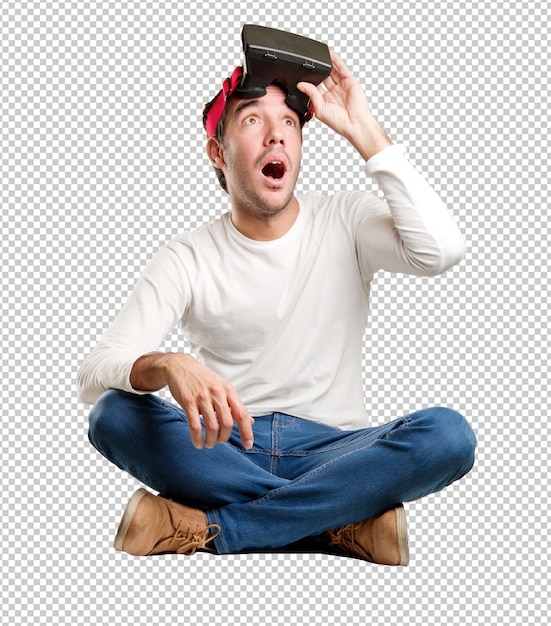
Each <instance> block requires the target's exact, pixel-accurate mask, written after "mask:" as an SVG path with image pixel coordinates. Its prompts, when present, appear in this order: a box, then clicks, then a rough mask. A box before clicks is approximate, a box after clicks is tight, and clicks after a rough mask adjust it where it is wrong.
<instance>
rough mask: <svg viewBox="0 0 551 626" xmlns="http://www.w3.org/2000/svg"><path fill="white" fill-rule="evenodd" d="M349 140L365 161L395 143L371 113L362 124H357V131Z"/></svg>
mask: <svg viewBox="0 0 551 626" xmlns="http://www.w3.org/2000/svg"><path fill="white" fill-rule="evenodd" d="M348 140H349V141H350V143H351V144H352V145H353V146H354V148H356V150H357V151H358V152H359V153H360V155H361V156H362V158H363V159H364V160H365V161H369V159H371V157H373V156H375V155H376V154H377V153H378V152H381V150H384V149H385V148H388V146H392V145H393V144H392V141H391V139H390V137H389V136H388V135H387V134H386V132H385V131H384V129H383V127H382V126H381V125H380V124H379V123H378V122H377V120H376V119H375V118H374V117H373V116H372V115H371V114H370V115H369V116H368V117H367V118H366V120H365V121H363V123H362V124H357V125H356V127H355V132H354V133H352V134H351V135H350V136H349V137H348Z"/></svg>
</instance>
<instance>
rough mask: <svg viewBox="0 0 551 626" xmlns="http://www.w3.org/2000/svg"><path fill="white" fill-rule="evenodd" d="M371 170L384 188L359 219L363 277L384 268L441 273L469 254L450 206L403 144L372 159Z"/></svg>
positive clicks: (358, 231) (367, 168)
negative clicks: (405, 152) (424, 176)
mask: <svg viewBox="0 0 551 626" xmlns="http://www.w3.org/2000/svg"><path fill="white" fill-rule="evenodd" d="M366 173H367V174H368V175H369V176H371V177H372V178H373V179H374V180H375V182H376V183H377V184H378V186H379V188H380V189H381V190H382V192H383V196H384V200H383V199H380V201H379V202H378V203H377V204H376V206H373V204H372V205H371V207H370V208H371V210H369V211H365V212H364V213H363V216H362V217H361V219H360V220H359V221H358V223H357V226H356V231H355V240H356V248H357V254H358V259H359V263H360V267H361V268H362V272H363V273H364V275H370V276H372V275H373V274H375V273H376V272H377V271H379V270H386V271H389V272H397V273H406V274H416V275H419V276H436V275H438V274H441V273H442V272H444V271H446V270H447V269H449V268H450V267H452V266H453V265H455V264H456V263H458V262H459V261H460V260H461V259H462V258H463V257H464V255H465V241H464V239H463V236H462V235H461V232H460V231H459V229H458V227H457V225H456V223H455V221H454V220H453V218H452V216H451V215H450V213H449V212H448V210H447V208H446V206H445V205H444V203H443V202H442V200H441V199H440V198H439V196H438V195H437V194H436V192H435V191H434V190H433V189H432V187H431V186H430V185H429V184H428V182H427V181H426V180H425V179H424V178H423V176H421V174H419V172H417V170H416V169H415V168H414V167H413V166H412V165H411V163H410V162H409V161H408V160H407V159H406V158H405V156H404V148H403V147H402V146H398V145H393V146H389V147H388V148H385V149H384V150H382V151H381V152H379V153H377V154H376V155H375V156H373V157H372V158H371V159H369V161H368V163H367V165H366Z"/></svg>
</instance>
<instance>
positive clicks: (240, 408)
mask: <svg viewBox="0 0 551 626" xmlns="http://www.w3.org/2000/svg"><path fill="white" fill-rule="evenodd" d="M228 401H229V402H230V406H231V411H232V415H233V421H234V422H235V423H236V424H237V427H238V429H239V436H240V437H241V442H242V443H243V447H245V448H247V449H248V450H250V449H251V448H252V447H253V444H254V433H253V424H254V419H253V418H252V417H251V416H250V415H249V412H248V411H247V409H246V408H245V406H244V405H243V404H242V403H241V400H238V399H237V400H236V399H230V398H228Z"/></svg>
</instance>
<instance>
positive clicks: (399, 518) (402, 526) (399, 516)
mask: <svg viewBox="0 0 551 626" xmlns="http://www.w3.org/2000/svg"><path fill="white" fill-rule="evenodd" d="M394 510H395V511H396V532H397V535H398V550H399V552H400V563H399V565H404V566H405V565H409V542H408V528H407V519H406V511H405V509H404V507H403V505H400V506H397V507H396V508H395V509H394Z"/></svg>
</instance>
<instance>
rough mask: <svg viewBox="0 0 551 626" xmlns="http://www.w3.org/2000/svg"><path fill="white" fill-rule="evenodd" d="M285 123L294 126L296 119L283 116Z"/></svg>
mask: <svg viewBox="0 0 551 626" xmlns="http://www.w3.org/2000/svg"><path fill="white" fill-rule="evenodd" d="M285 125H286V126H296V125H297V122H296V120H295V119H294V118H292V117H287V118H285Z"/></svg>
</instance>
